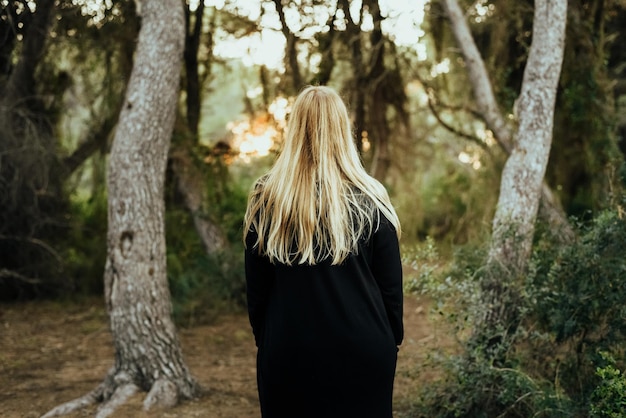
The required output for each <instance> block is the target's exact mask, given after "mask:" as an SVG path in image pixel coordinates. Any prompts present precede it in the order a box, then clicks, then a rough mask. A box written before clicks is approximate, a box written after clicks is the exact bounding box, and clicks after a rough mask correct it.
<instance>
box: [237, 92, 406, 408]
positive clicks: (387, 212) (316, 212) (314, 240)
mask: <svg viewBox="0 0 626 418" xmlns="http://www.w3.org/2000/svg"><path fill="white" fill-rule="evenodd" d="M244 231H245V232H244V235H245V237H244V240H245V244H246V251H245V259H246V261H245V268H246V283H247V298H248V313H249V317H250V323H251V325H252V331H253V333H254V337H255V340H256V344H257V347H258V354H257V384H258V390H259V399H260V404H261V413H262V416H263V417H264V418H281V417H284V418H305V417H311V418H313V417H314V418H332V417H337V418H351V417H355V418H357V417H358V418H391V416H392V391H393V379H394V374H395V368H396V360H397V352H398V348H397V346H399V345H400V343H401V342H402V338H403V323H402V268H401V262H400V251H399V245H398V238H399V236H400V223H399V220H398V217H397V215H396V213H395V211H394V209H393V207H392V205H391V202H390V200H389V197H388V195H387V192H386V191H385V189H384V188H383V186H382V185H381V184H380V183H379V182H378V181H376V180H375V179H373V178H372V177H371V176H369V175H368V174H367V173H366V171H365V170H364V168H363V166H362V165H361V162H360V159H359V154H358V152H357V149H356V146H355V144H354V140H353V137H352V136H351V129H350V121H349V117H348V112H347V110H346V106H345V105H344V103H343V101H342V100H341V98H340V97H339V96H338V95H337V93H336V92H335V91H334V90H332V89H331V88H328V87H317V86H315V87H308V88H306V89H304V90H303V91H302V92H301V93H300V95H299V96H298V98H297V99H296V101H295V103H294V105H293V108H292V111H291V115H290V118H289V122H288V126H287V134H286V140H285V144H284V149H283V151H282V152H281V154H280V155H279V157H278V159H277V160H276V163H275V164H274V166H273V168H272V169H271V170H270V171H269V173H268V174H266V175H265V176H264V177H262V178H261V179H259V180H258V181H257V183H256V185H255V187H254V188H253V190H252V192H251V193H250V197H249V201H248V208H247V211H246V216H245V229H244Z"/></svg>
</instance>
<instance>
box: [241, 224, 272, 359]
mask: <svg viewBox="0 0 626 418" xmlns="http://www.w3.org/2000/svg"><path fill="white" fill-rule="evenodd" d="M256 240H257V234H256V231H254V230H250V231H248V234H247V235H246V250H245V271H246V296H247V304H248V317H249V319H250V325H252V333H253V334H254V340H255V342H256V345H257V347H258V346H259V342H260V340H261V335H262V334H263V328H264V324H265V313H266V311H267V304H268V302H269V295H270V289H271V286H272V283H273V281H274V266H273V265H272V263H270V261H269V259H268V258H267V257H263V256H261V255H259V253H258V250H257V248H256V246H255V243H256Z"/></svg>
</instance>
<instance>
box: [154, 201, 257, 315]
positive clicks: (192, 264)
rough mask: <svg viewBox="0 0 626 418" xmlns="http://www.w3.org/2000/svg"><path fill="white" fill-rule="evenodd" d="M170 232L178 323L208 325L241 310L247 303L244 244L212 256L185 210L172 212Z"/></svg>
mask: <svg viewBox="0 0 626 418" xmlns="http://www.w3.org/2000/svg"><path fill="white" fill-rule="evenodd" d="M166 229H167V242H168V245H167V272H168V281H169V286H170V291H171V294H172V304H173V309H174V312H173V314H174V320H175V321H176V322H177V323H179V324H182V325H185V326H190V325H193V324H198V323H206V322H209V321H211V320H212V319H213V318H214V317H215V316H216V315H218V314H220V313H222V312H225V311H231V310H233V309H235V310H236V309H238V308H239V307H241V306H242V305H243V304H244V302H245V278H244V276H243V248H242V245H240V244H233V245H232V246H231V247H229V248H228V249H226V250H225V251H223V252H222V253H220V254H216V255H208V254H207V252H206V250H205V248H204V246H203V244H202V242H201V241H200V238H199V237H198V234H197V232H196V231H195V229H194V226H193V220H192V219H191V215H190V214H189V212H188V211H186V210H184V209H170V210H168V212H167V214H166Z"/></svg>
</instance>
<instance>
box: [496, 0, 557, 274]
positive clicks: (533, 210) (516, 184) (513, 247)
mask: <svg viewBox="0 0 626 418" xmlns="http://www.w3.org/2000/svg"><path fill="white" fill-rule="evenodd" d="M566 20H567V0H536V1H535V12H534V18H533V38H532V43H531V46H530V52H529V55H528V61H527V62H526V68H525V70H524V78H523V81H522V91H521V94H520V96H519V98H518V104H517V108H518V114H519V116H518V120H519V127H518V132H517V138H516V139H517V140H516V141H515V143H514V145H513V148H512V149H511V154H510V156H509V158H508V159H507V162H506V164H505V166H504V169H503V171H502V180H501V183H500V197H499V199H498V204H497V207H496V213H495V216H494V220H493V236H492V240H491V247H490V251H489V262H490V263H499V264H500V265H504V266H507V267H508V269H509V270H511V271H512V272H515V273H521V272H525V270H526V267H527V264H528V260H529V258H530V254H531V249H532V239H533V233H534V225H535V220H536V217H537V212H538V209H539V201H540V198H541V196H542V187H543V184H542V183H543V177H544V174H545V171H546V167H547V165H548V158H549V155H550V147H551V144H552V129H553V125H554V104H555V101H556V91H557V86H558V82H559V77H560V74H561V65H562V63H563V50H564V44H565V25H566Z"/></svg>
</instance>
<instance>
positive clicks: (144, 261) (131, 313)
mask: <svg viewBox="0 0 626 418" xmlns="http://www.w3.org/2000/svg"><path fill="white" fill-rule="evenodd" d="M138 6H139V4H138ZM164 10H166V11H167V13H164V12H163V11H164ZM138 12H140V15H141V19H142V20H141V29H140V32H139V38H138V43H137V51H136V56H135V64H134V66H133V70H132V73H131V77H130V81H129V84H128V89H127V92H126V98H125V102H124V105H123V108H122V111H121V114H120V120H119V124H118V127H117V131H116V133H115V138H114V142H113V147H112V149H111V155H110V161H109V169H108V182H107V183H108V193H109V195H108V196H109V211H108V236H107V248H108V253H107V261H106V267H105V272H104V281H105V299H106V305H107V310H108V313H109V316H110V322H111V332H112V334H113V341H114V345H115V365H114V367H113V368H112V369H111V370H110V372H109V374H108V375H107V376H106V378H105V379H104V381H103V382H102V383H101V384H100V385H99V386H98V387H97V388H96V389H94V390H93V391H92V392H90V393H88V394H87V395H85V396H83V397H81V398H78V399H75V400H73V401H70V402H68V403H65V404H63V405H60V406H58V407H56V408H54V409H52V410H51V411H49V412H48V413H47V414H46V415H45V417H51V416H57V415H63V414H67V413H69V412H71V411H74V410H77V409H80V408H83V407H85V406H87V405H89V404H93V403H95V402H103V403H102V405H101V406H100V408H99V412H98V414H97V416H98V417H106V416H109V415H110V414H111V413H112V412H113V411H114V410H115V408H116V407H117V406H119V405H120V404H122V403H124V402H125V401H126V400H127V399H128V397H129V396H131V395H132V394H134V393H135V392H137V391H138V390H146V391H149V393H148V395H147V397H146V398H145V400H144V408H145V409H150V408H152V407H154V406H163V407H167V406H173V405H175V404H176V403H177V402H178V400H179V399H180V398H190V397H193V396H194V395H195V394H196V393H197V391H198V385H197V383H196V382H195V380H194V379H193V378H192V377H191V375H190V373H189V371H188V369H187V366H186V365H185V363H184V361H183V358H182V352H181V348H180V344H179V342H178V339H177V336H176V331H175V327H174V324H173V322H172V319H171V302H170V294H169V289H168V283H167V274H166V257H165V234H164V210H165V207H164V178H165V168H166V161H167V151H168V147H169V142H170V137H171V134H172V130H173V126H174V121H175V110H176V106H177V103H178V87H179V82H180V78H179V77H180V68H181V63H182V55H183V49H184V39H185V38H184V36H185V33H184V27H185V24H184V15H183V9H182V3H180V2H179V1H178V0H153V1H149V2H142V4H141V9H139V10H138Z"/></svg>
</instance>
